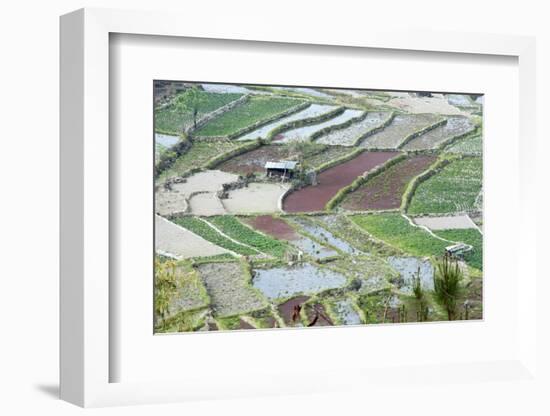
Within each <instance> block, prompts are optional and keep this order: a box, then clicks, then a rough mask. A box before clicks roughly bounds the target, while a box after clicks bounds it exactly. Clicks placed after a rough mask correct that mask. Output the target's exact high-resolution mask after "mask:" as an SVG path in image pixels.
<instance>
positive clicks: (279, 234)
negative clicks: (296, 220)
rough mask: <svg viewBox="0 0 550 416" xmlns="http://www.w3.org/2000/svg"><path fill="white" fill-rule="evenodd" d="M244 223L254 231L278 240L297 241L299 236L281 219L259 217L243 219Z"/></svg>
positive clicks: (267, 216) (266, 216)
mask: <svg viewBox="0 0 550 416" xmlns="http://www.w3.org/2000/svg"><path fill="white" fill-rule="evenodd" d="M245 222H247V223H248V224H250V225H251V226H252V227H254V228H255V229H257V230H260V231H262V232H264V233H266V234H269V235H271V236H273V237H275V238H278V239H280V240H297V239H299V238H300V236H299V235H298V234H296V231H294V228H292V227H291V226H290V225H288V224H287V223H286V222H285V221H283V220H282V219H280V218H274V217H272V216H271V215H259V216H257V217H254V218H249V219H245Z"/></svg>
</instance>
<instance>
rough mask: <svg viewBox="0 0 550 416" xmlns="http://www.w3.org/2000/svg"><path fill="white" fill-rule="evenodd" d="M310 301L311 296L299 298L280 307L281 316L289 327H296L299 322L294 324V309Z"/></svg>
mask: <svg viewBox="0 0 550 416" xmlns="http://www.w3.org/2000/svg"><path fill="white" fill-rule="evenodd" d="M308 299H309V296H297V297H295V298H292V299H290V300H287V301H286V302H284V303H281V304H280V305H279V307H278V309H279V314H280V315H281V317H282V318H283V320H284V321H285V323H286V324H287V325H295V324H296V323H297V322H292V314H293V312H294V307H295V306H302V305H303V304H304V303H305V302H306V301H307V300H308ZM298 322H299V321H298Z"/></svg>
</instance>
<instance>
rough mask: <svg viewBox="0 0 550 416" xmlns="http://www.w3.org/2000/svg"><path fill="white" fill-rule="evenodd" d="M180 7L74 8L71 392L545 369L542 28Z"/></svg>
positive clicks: (220, 389)
mask: <svg viewBox="0 0 550 416" xmlns="http://www.w3.org/2000/svg"><path fill="white" fill-rule="evenodd" d="M186 21H187V20H186ZM180 22H181V20H180V19H179V18H178V16H173V15H170V14H163V13H159V14H148V13H141V12H122V11H112V10H96V9H92V10H90V9H85V10H79V11H76V12H74V13H71V14H69V15H66V16H63V17H62V18H61V81H62V86H61V114H62V118H61V249H62V250H61V251H62V259H61V396H62V398H63V399H65V400H68V401H70V402H72V403H75V404H78V405H81V406H104V405H114V404H137V403H155V402H164V401H183V400H193V399H199V398H201V399H204V398H214V397H216V398H220V397H222V398H223V397H227V398H230V397H242V396H255V395H270V394H297V393H311V392H320V391H321V392H331V391H339V390H350V389H361V388H365V386H368V388H369V389H374V388H376V387H375V386H377V385H378V383H379V382H380V380H381V379H388V380H389V379H390V377H391V378H399V379H400V380H401V381H402V382H403V383H405V384H407V383H415V382H417V381H418V380H419V379H420V380H423V381H422V382H427V383H428V382H438V383H439V382H446V381H447V380H456V379H457V378H461V377H464V374H465V373H467V374H468V377H467V381H468V382H469V383H473V384H475V383H480V382H482V381H499V380H503V379H506V380H512V381H515V380H517V381H518V382H520V381H524V380H527V379H529V380H531V381H532V382H534V383H536V378H535V370H536V361H535V348H536V329H537V327H536V323H535V322H534V321H533V320H530V319H528V317H529V316H530V315H531V314H533V313H535V312H534V311H535V310H536V302H535V301H534V293H535V292H534V291H535V284H536V279H537V270H536V268H535V261H534V255H535V254H534V253H535V251H536V250H535V248H534V247H535V238H534V234H533V233H534V232H535V228H536V226H535V218H534V216H533V215H531V214H529V215H526V214H527V213H531V212H532V208H533V206H534V205H535V204H536V198H535V197H536V194H535V190H534V189H533V185H532V184H531V182H530V181H529V178H530V175H531V174H532V172H533V169H534V165H535V164H534V160H535V155H534V154H533V152H532V147H531V146H532V144H533V143H534V142H535V140H536V137H535V135H534V131H533V126H534V117H535V101H534V90H535V78H534V76H533V74H534V59H535V56H534V53H535V52H534V41H533V39H530V38H522V37H513V36H504V35H503V36H490V35H481V34H450V33H441V34H438V36H433V35H432V36H426V35H425V34H424V33H422V32H407V34H406V36H404V35H403V32H400V31H399V30H398V29H395V30H394V29H392V30H389V29H388V30H387V31H379V30H374V29H373V30H372V31H369V30H367V31H362V32H361V33H360V34H359V33H356V32H354V31H353V30H351V29H350V31H349V33H348V32H342V33H340V34H338V35H330V37H329V38H327V35H326V34H325V33H323V32H322V31H317V32H316V31H313V32H311V33H309V34H308V35H307V38H304V36H303V35H302V34H301V32H299V31H298V30H297V29H296V31H294V30H290V31H285V33H280V32H279V31H278V30H277V29H276V28H275V27H274V26H273V27H271V26H270V25H266V26H265V28H264V29H263V31H257V32H251V33H250V34H249V35H247V37H243V36H237V35H234V34H233V32H232V31H231V27H230V25H229V24H227V25H226V26H224V25H223V24H222V25H219V26H216V27H215V28H207V27H206V26H204V25H200V24H199V23H195V22H188V23H189V24H188V25H185V27H182V25H181V24H180ZM222 63H226V64H222ZM229 63H230V64H229ZM404 69H406V70H404ZM504 121H505V122H504ZM518 149H519V151H518ZM504 206H505V207H506V210H505V212H504V211H503V209H502V207H504ZM520 277H521V278H520ZM474 344H475V348H474ZM411 368H414V371H412V370H411ZM327 374H330V376H327Z"/></svg>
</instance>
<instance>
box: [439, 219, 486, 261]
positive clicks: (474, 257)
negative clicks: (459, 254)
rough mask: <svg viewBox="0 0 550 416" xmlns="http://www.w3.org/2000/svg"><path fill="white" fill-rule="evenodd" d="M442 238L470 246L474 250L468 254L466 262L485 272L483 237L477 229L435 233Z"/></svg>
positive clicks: (465, 258) (465, 257)
mask: <svg viewBox="0 0 550 416" xmlns="http://www.w3.org/2000/svg"><path fill="white" fill-rule="evenodd" d="M434 233H435V234H437V235H438V236H440V237H443V238H446V239H447V240H452V241H457V242H461V243H466V244H470V245H471V246H473V250H472V251H470V252H469V253H466V255H465V256H464V260H465V261H466V263H468V264H469V265H470V266H472V267H475V268H476V269H479V270H483V235H482V234H481V233H480V232H479V230H477V229H475V228H468V229H465V230H438V231H434Z"/></svg>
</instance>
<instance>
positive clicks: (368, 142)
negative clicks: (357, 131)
mask: <svg viewBox="0 0 550 416" xmlns="http://www.w3.org/2000/svg"><path fill="white" fill-rule="evenodd" d="M439 118H440V117H439V116H437V115H435V114H398V115H396V116H395V117H394V118H393V120H392V122H391V123H390V124H389V125H388V126H386V127H385V128H384V129H382V130H381V131H379V132H377V133H374V134H373V135H371V136H368V137H367V138H366V139H365V140H363V141H362V142H361V144H360V145H359V146H360V147H363V148H367V149H396V148H397V147H398V146H399V145H400V144H401V143H402V142H403V140H405V138H406V137H407V136H409V135H411V134H413V133H415V132H417V131H419V130H422V129H424V128H426V127H428V126H430V125H432V124H434V123H436V122H437V121H438V120H439Z"/></svg>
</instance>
